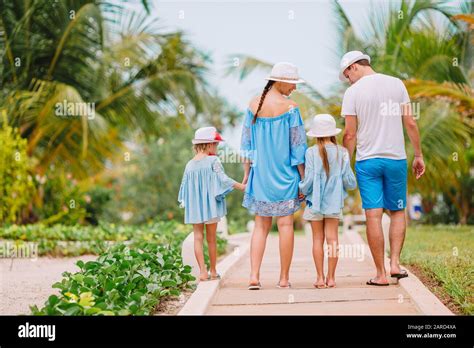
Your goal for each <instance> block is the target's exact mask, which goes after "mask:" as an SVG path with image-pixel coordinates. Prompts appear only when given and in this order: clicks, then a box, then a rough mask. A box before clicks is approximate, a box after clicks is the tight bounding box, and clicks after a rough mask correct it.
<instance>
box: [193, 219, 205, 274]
mask: <svg viewBox="0 0 474 348" xmlns="http://www.w3.org/2000/svg"><path fill="white" fill-rule="evenodd" d="M193 231H194V256H196V260H197V263H198V265H199V272H200V275H199V280H206V279H207V277H208V275H207V268H206V263H205V262H204V250H203V248H204V224H193Z"/></svg>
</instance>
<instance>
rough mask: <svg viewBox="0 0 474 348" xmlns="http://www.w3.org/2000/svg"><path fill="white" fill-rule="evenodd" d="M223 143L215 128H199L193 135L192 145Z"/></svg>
mask: <svg viewBox="0 0 474 348" xmlns="http://www.w3.org/2000/svg"><path fill="white" fill-rule="evenodd" d="M219 141H224V139H222V137H221V135H220V134H219V133H218V132H217V130H216V128H215V127H201V128H199V129H197V130H196V132H195V133H194V139H193V140H192V143H193V144H206V143H218V142H219Z"/></svg>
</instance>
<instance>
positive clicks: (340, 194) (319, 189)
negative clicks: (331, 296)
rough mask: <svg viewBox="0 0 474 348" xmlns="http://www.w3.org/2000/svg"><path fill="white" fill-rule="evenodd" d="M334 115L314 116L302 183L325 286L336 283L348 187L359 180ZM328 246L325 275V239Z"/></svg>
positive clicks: (319, 281) (320, 282)
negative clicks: (340, 139) (341, 219)
mask: <svg viewBox="0 0 474 348" xmlns="http://www.w3.org/2000/svg"><path fill="white" fill-rule="evenodd" d="M340 132H341V129H339V128H336V121H335V120H334V117H332V116H331V115H328V114H319V115H316V116H314V118H313V122H312V125H311V129H310V130H309V131H308V132H307V133H306V135H307V136H308V137H313V138H316V144H315V145H313V146H311V147H309V148H308V149H307V150H306V154H305V175H304V179H303V180H302V181H301V182H300V184H299V187H300V190H301V192H302V193H303V194H304V195H305V196H306V208H305V210H304V212H303V219H305V220H308V221H309V222H310V223H311V228H312V231H313V258H314V263H315V265H316V272H317V278H316V282H315V283H314V284H313V285H314V287H315V288H317V289H322V288H326V287H330V288H332V287H335V286H336V279H335V278H336V277H335V274H336V265H337V260H338V238H337V235H338V226H339V217H340V215H341V212H342V208H343V207H344V198H345V197H346V196H347V193H346V190H353V189H355V188H356V186H357V184H356V179H355V176H354V173H353V172H352V169H351V164H350V160H349V153H348V152H347V150H346V149H345V148H344V147H342V146H339V145H338V144H337V141H336V135H337V134H339V133H340ZM325 239H326V243H327V246H328V273H327V275H326V277H324V240H325Z"/></svg>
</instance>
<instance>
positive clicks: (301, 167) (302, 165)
mask: <svg viewBox="0 0 474 348" xmlns="http://www.w3.org/2000/svg"><path fill="white" fill-rule="evenodd" d="M297 168H298V173H300V178H301V180H304V163H301V164H298V166H297Z"/></svg>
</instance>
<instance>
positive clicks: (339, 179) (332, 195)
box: [299, 144, 357, 215]
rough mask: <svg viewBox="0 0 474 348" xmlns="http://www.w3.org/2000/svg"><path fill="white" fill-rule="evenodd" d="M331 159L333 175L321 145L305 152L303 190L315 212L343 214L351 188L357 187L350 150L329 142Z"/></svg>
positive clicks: (308, 203) (300, 185)
mask: <svg viewBox="0 0 474 348" xmlns="http://www.w3.org/2000/svg"><path fill="white" fill-rule="evenodd" d="M325 146H326V151H327V154H328V161H329V168H330V170H329V177H327V176H326V172H325V170H324V167H323V162H322V159H321V156H320V154H319V148H318V146H317V145H314V146H311V147H310V148H308V150H307V151H306V155H305V172H304V173H305V174H304V180H303V181H301V182H300V184H299V187H300V190H301V192H302V193H303V194H304V195H305V196H306V204H307V205H308V207H309V208H310V210H311V212H312V213H313V214H322V215H330V214H340V213H341V210H342V208H343V207H344V199H345V198H346V197H347V192H346V191H347V190H353V189H355V188H356V187H357V182H356V178H355V176H354V172H353V171H352V169H351V164H350V160H349V153H348V152H347V149H345V148H344V147H342V146H336V145H332V144H328V145H325Z"/></svg>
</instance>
